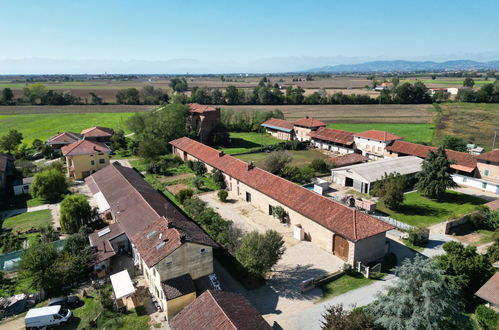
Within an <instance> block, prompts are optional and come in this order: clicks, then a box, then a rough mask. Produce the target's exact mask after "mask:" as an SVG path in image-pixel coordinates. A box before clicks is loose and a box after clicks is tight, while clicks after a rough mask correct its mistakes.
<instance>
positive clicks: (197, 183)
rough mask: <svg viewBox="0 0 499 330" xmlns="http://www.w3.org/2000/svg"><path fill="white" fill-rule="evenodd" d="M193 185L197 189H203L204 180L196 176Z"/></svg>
mask: <svg viewBox="0 0 499 330" xmlns="http://www.w3.org/2000/svg"><path fill="white" fill-rule="evenodd" d="M192 185H193V186H194V187H195V188H196V189H197V190H199V189H201V187H202V186H203V180H202V179H201V177H199V176H197V175H196V176H195V177H193V178H192Z"/></svg>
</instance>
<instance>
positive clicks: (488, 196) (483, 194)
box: [452, 187, 499, 202]
mask: <svg viewBox="0 0 499 330" xmlns="http://www.w3.org/2000/svg"><path fill="white" fill-rule="evenodd" d="M452 190H455V191H457V192H460V193H463V194H466V195H472V196H476V197H479V198H481V199H485V200H486V201H488V202H490V201H493V200H496V199H498V198H499V195H497V194H494V193H492V192H489V191H484V190H480V189H475V188H469V187H459V188H454V189H452Z"/></svg>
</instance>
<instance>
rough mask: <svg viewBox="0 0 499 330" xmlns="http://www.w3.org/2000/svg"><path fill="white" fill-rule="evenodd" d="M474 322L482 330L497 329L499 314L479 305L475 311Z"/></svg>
mask: <svg viewBox="0 0 499 330" xmlns="http://www.w3.org/2000/svg"><path fill="white" fill-rule="evenodd" d="M475 316H476V320H477V322H478V325H480V327H481V328H482V329H484V330H495V329H497V322H498V321H499V314H497V313H496V312H495V311H494V310H493V309H492V308H489V307H487V306H485V305H480V306H478V307H477V309H476V311H475Z"/></svg>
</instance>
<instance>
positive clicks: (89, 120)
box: [0, 112, 134, 145]
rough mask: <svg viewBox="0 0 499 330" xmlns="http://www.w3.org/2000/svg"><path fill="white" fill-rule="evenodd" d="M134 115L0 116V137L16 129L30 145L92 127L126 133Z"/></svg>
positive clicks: (124, 113) (123, 113)
mask: <svg viewBox="0 0 499 330" xmlns="http://www.w3.org/2000/svg"><path fill="white" fill-rule="evenodd" d="M133 114H134V113H133V112H117V113H75V114H68V113H64V114H43V115H5V116H0V136H2V135H5V134H6V133H7V132H8V131H9V129H16V130H18V131H20V132H21V133H22V134H23V136H24V140H23V143H26V144H28V145H30V144H31V142H33V140H34V139H40V140H42V141H45V140H47V139H48V138H49V137H51V136H53V135H55V134H57V133H58V132H64V131H71V132H76V133H79V132H81V130H82V129H84V128H88V127H92V126H105V127H112V128H114V129H117V128H122V129H124V130H125V131H126V129H125V124H124V123H125V120H126V119H128V118H129V117H130V116H132V115H133Z"/></svg>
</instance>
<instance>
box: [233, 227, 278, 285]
mask: <svg viewBox="0 0 499 330" xmlns="http://www.w3.org/2000/svg"><path fill="white" fill-rule="evenodd" d="M285 250H286V248H285V247H284V240H283V238H282V235H281V234H279V233H278V232H276V231H274V230H267V231H266V232H265V233H264V234H260V233H259V232H257V231H252V232H250V233H249V234H247V235H246V236H244V238H243V239H242V242H241V246H240V247H239V248H238V249H237V252H236V258H237V260H238V261H239V262H240V263H241V264H242V265H243V266H244V267H246V269H247V270H248V271H249V272H250V273H252V274H253V275H255V276H257V277H260V278H263V277H264V276H265V274H266V273H268V272H270V270H271V269H272V267H273V266H274V265H275V264H276V263H277V262H278V261H279V259H280V258H281V256H282V255H283V254H284V251H285Z"/></svg>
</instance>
